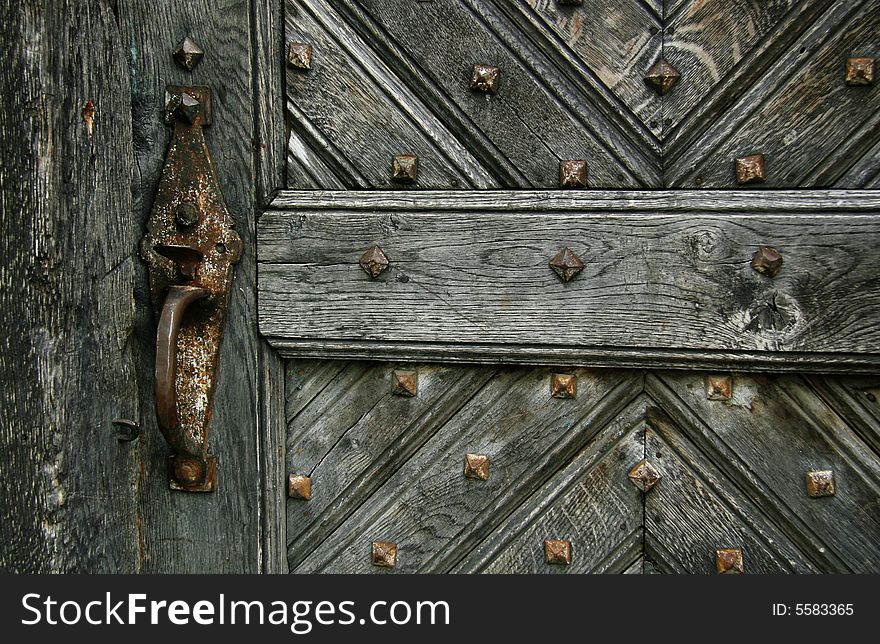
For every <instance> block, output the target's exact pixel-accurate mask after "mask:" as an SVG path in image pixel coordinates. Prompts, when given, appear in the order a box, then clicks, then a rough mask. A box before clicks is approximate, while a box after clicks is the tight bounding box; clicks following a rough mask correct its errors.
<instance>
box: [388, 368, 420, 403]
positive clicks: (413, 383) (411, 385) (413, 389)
mask: <svg viewBox="0 0 880 644" xmlns="http://www.w3.org/2000/svg"><path fill="white" fill-rule="evenodd" d="M418 390H419V375H418V374H417V373H416V372H415V371H395V372H394V373H392V374H391V393H392V394H394V395H395V396H408V397H410V398H412V397H413V396H415V395H416V394H417V393H418Z"/></svg>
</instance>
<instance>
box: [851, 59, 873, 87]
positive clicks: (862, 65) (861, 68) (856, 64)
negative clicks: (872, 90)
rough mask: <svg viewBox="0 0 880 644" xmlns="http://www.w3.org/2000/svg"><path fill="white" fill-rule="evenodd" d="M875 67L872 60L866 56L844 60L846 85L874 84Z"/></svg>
mask: <svg viewBox="0 0 880 644" xmlns="http://www.w3.org/2000/svg"><path fill="white" fill-rule="evenodd" d="M875 71H876V65H875V63H874V59H873V58H869V57H866V56H863V57H859V58H847V60H846V76H845V79H846V84H847V85H870V84H871V83H873V82H874V73H875Z"/></svg>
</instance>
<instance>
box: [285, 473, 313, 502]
mask: <svg viewBox="0 0 880 644" xmlns="http://www.w3.org/2000/svg"><path fill="white" fill-rule="evenodd" d="M287 496H288V497H290V498H291V499H302V500H304V501H308V500H309V499H311V498H312V479H310V478H309V477H308V476H306V475H304V474H291V475H290V476H288V477H287Z"/></svg>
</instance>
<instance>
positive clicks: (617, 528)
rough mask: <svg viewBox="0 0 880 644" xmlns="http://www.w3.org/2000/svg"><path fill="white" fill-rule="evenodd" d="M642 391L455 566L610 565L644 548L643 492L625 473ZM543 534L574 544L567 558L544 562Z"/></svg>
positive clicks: (640, 448) (641, 412) (616, 566)
mask: <svg viewBox="0 0 880 644" xmlns="http://www.w3.org/2000/svg"><path fill="white" fill-rule="evenodd" d="M645 406H646V398H645V397H644V396H640V397H638V398H636V399H635V400H634V401H633V402H632V403H630V404H629V405H628V406H627V407H626V409H624V410H623V411H621V412H620V413H618V414H617V415H616V416H614V417H613V418H612V420H611V422H610V423H609V424H608V425H607V426H606V427H603V428H602V429H601V430H599V431H598V432H597V433H596V434H595V435H594V437H593V438H592V440H591V441H590V443H589V445H587V447H586V448H585V449H584V450H583V451H582V452H581V453H580V454H578V455H577V456H576V457H575V458H574V459H573V460H572V461H571V463H569V464H567V465H565V467H563V468H562V469H560V470H559V471H558V472H557V473H556V474H555V475H554V476H553V477H552V478H551V479H550V480H548V481H547V483H546V484H544V485H543V486H542V487H541V488H539V489H538V490H536V491H535V493H534V494H532V496H531V497H530V498H528V499H525V500H524V502H523V503H522V505H520V507H518V508H517V509H516V511H515V512H513V513H512V514H511V515H510V516H509V517H507V518H506V519H505V520H504V521H503V522H501V523H500V524H499V525H498V526H497V527H496V528H495V529H494V530H493V531H492V533H491V534H490V535H488V536H487V538H486V539H485V540H484V541H483V542H482V543H480V544H479V545H478V546H477V547H476V548H475V549H474V550H473V551H472V552H470V553H468V554H467V556H466V557H464V558H463V559H462V561H461V562H460V563H458V564H457V565H456V567H455V568H454V569H453V572H468V573H470V572H486V573H509V572H513V573H539V572H540V573H574V574H577V573H584V572H591V571H592V572H610V571H618V570H622V569H625V568H626V567H628V566H629V565H630V564H632V562H633V559H634V555H633V553H640V552H641V549H642V518H643V517H642V515H643V513H642V492H641V491H640V490H639V489H638V488H637V487H636V486H635V485H633V484H632V482H631V481H630V480H629V479H628V478H627V473H628V472H629V470H630V468H631V467H632V466H633V465H635V464H636V463H638V462H639V461H640V460H641V459H642V458H643V457H644V451H645V450H644V421H645ZM544 539H565V540H567V541H570V542H571V544H572V552H573V556H572V563H571V565H570V566H548V565H547V564H546V563H545V561H544V551H543V543H544Z"/></svg>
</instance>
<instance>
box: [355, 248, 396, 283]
mask: <svg viewBox="0 0 880 644" xmlns="http://www.w3.org/2000/svg"><path fill="white" fill-rule="evenodd" d="M360 265H361V268H362V269H364V270H365V271H366V272H367V275H369V276H370V277H372V278H373V279H376V278H377V277H379V276H380V275H381V274H382V273H384V272H385V270H386V269H387V268H388V267H389V266H390V265H391V262H390V261H388V256H387V255H386V254H385V252H384V251H383V250H382V249H381V248H379V246H370V248H368V249H367V252H365V253H364V254H363V255H361V259H360Z"/></svg>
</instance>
